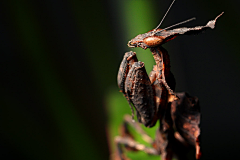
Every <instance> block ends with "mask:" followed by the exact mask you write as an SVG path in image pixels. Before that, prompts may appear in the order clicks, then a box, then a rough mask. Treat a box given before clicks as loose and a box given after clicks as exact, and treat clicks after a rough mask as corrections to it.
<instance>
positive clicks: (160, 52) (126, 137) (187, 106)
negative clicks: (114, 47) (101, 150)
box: [115, 1, 223, 160]
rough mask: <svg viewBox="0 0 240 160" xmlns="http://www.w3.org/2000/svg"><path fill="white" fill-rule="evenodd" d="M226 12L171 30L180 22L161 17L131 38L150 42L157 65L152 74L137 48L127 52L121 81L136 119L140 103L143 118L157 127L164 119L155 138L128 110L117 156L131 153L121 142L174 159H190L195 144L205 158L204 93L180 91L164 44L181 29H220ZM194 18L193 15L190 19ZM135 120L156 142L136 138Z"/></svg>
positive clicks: (139, 116)
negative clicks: (131, 128)
mask: <svg viewBox="0 0 240 160" xmlns="http://www.w3.org/2000/svg"><path fill="white" fill-rule="evenodd" d="M173 2H174V1H173ZM172 4H173V3H172ZM172 4H171V5H172ZM170 7H171V6H170ZM170 7H169V8H170ZM168 10H169V9H168ZM167 12H168V11H167ZM166 14H167V13H166ZM166 14H165V16H166ZM222 14H223V13H221V14H220V15H219V16H217V17H216V18H215V19H214V20H211V21H209V22H208V23H207V24H206V25H205V26H198V27H193V28H186V27H183V28H177V29H172V30H167V29H169V28H171V27H173V26H176V25H178V24H176V25H173V26H170V27H167V28H165V29H159V26H160V24H161V22H160V24H159V25H158V26H157V27H156V28H155V29H153V30H151V31H149V32H147V33H144V34H139V35H137V36H136V37H135V38H133V39H132V40H130V41H129V42H128V46H129V47H131V48H133V47H141V48H143V49H147V48H149V49H150V50H151V52H152V54H153V57H154V60H155V62H156V65H155V66H154V67H153V70H152V72H151V73H150V74H149V76H148V75H147V72H146V70H145V67H144V63H143V62H140V61H138V59H137V56H136V53H135V52H132V51H130V52H126V53H125V55H124V58H123V60H122V62H121V65H120V68H119V72H118V78H117V79H118V86H119V88H120V91H121V92H122V93H123V94H124V96H125V97H126V99H127V101H128V103H129V105H130V107H131V109H132V119H133V117H134V109H133V107H134V108H135V110H136V115H137V119H138V122H140V123H142V124H144V125H145V126H146V127H152V126H154V125H155V124H156V122H157V121H158V120H159V121H160V127H159V129H158V130H157V134H156V140H155V141H153V140H152V139H151V138H150V137H149V136H147V135H146V133H145V132H144V131H143V130H142V129H141V128H140V127H139V126H138V123H135V122H133V121H131V118H130V117H129V116H126V117H125V118H124V125H123V127H122V136H121V137H116V139H115V141H116V143H117V146H118V152H117V153H118V154H117V159H121V160H124V159H126V157H125V156H124V155H123V153H122V149H121V144H124V145H125V146H126V147H127V148H128V149H131V150H143V151H145V152H146V153H149V154H155V155H159V154H161V157H162V159H163V160H170V159H172V157H173V156H176V157H177V158H178V159H179V160H186V159H188V157H186V155H187V152H188V151H189V150H191V149H194V150H195V153H196V159H199V158H200V156H201V151H200V140H199V139H200V128H199V124H200V107H199V102H198V98H196V97H192V96H189V95H188V94H187V93H185V92H183V93H177V94H176V93H174V90H175V78H174V76H173V74H172V73H171V71H170V59H169V55H168V53H167V51H166V50H165V49H164V48H163V47H162V44H164V43H166V42H168V41H170V40H172V39H174V38H176V37H177V36H179V35H191V34H198V33H200V32H202V31H204V30H206V29H209V28H211V29H214V27H215V23H216V20H217V19H218V18H219V17H220V16H221V15H222ZM165 16H164V17H165ZM163 19H164V18H163ZM190 20H192V19H189V20H187V21H190ZM187 21H184V22H181V23H179V24H182V23H185V22H187ZM129 124H130V125H132V126H134V128H136V130H137V131H138V132H139V133H140V134H142V135H143V137H144V138H145V139H146V141H147V142H149V143H152V144H153V148H148V147H145V146H144V145H141V144H139V143H137V142H135V141H134V140H133V136H132V135H131V134H130V132H129V131H128V129H127V125H129Z"/></svg>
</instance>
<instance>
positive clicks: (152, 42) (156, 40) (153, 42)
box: [143, 37, 163, 47]
mask: <svg viewBox="0 0 240 160" xmlns="http://www.w3.org/2000/svg"><path fill="white" fill-rule="evenodd" d="M143 42H144V43H145V44H146V45H148V46H149V47H156V46H158V45H161V44H162V42H163V38H160V37H147V38H145V39H144V40H143Z"/></svg>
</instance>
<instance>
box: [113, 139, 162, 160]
mask: <svg viewBox="0 0 240 160" xmlns="http://www.w3.org/2000/svg"><path fill="white" fill-rule="evenodd" d="M115 142H116V144H117V146H119V145H126V146H128V147H131V148H132V149H135V150H137V151H144V152H146V153H147V154H151V155H159V153H158V152H157V150H156V149H154V148H150V147H146V146H145V145H143V144H140V143H138V142H136V141H134V140H132V139H131V138H128V137H120V136H117V137H116V138H115ZM119 149H120V150H119ZM118 150H119V151H118V152H119V153H123V152H122V150H121V148H120V147H118ZM120 156H121V155H120Z"/></svg>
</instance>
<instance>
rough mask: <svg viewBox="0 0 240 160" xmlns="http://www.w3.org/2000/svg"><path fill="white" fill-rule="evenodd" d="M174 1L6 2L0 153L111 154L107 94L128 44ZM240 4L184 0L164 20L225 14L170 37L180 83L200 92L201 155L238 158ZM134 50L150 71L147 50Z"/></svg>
mask: <svg viewBox="0 0 240 160" xmlns="http://www.w3.org/2000/svg"><path fill="white" fill-rule="evenodd" d="M170 3H171V1H170V0H117V1H110V0H109V1H101V2H100V1H93V0H90V1H81V0H78V1H77V0H68V1H64V0H58V1H56V0H41V1H40V0H35V1H30V0H29V1H17V0H5V1H1V2H0V74H1V78H0V80H1V83H0V84H1V87H0V90H1V92H0V93H1V95H0V97H1V107H0V158H1V159H6V160H9V159H30V160H32V159H34V160H35V159H103V160H105V159H108V157H109V149H108V141H109V143H110V141H111V140H112V137H108V136H107V135H109V127H108V124H109V123H111V122H110V120H111V118H110V117H111V112H110V109H109V108H110V107H113V108H114V107H115V106H114V105H113V106H110V105H109V104H111V103H109V102H108V101H111V98H109V97H111V95H112V93H116V94H118V88H117V86H116V75H117V71H118V67H119V64H120V62H121V59H122V57H123V55H124V53H125V52H126V51H129V50H131V49H130V48H127V46H126V44H127V42H128V41H129V40H130V39H131V38H133V37H134V36H136V35H137V34H139V33H144V32H147V31H149V30H151V29H153V28H154V27H155V26H157V24H158V23H159V21H160V19H161V18H162V17H163V15H164V13H165V11H166V10H167V8H168V6H169V4H170ZM239 3H240V2H239V1H234V0H229V1H219V0H208V1H202V0H194V1H190V0H177V1H176V2H175V4H174V5H173V8H172V9H171V11H170V13H169V14H168V16H167V17H166V19H165V20H164V22H163V24H162V27H161V28H164V27H167V26H169V25H172V24H174V23H177V22H180V21H183V20H186V19H188V18H192V17H196V18H197V20H196V21H193V22H190V23H188V24H184V25H182V26H196V25H205V24H206V23H207V22H208V21H209V20H212V19H214V18H215V17H216V16H217V15H218V14H220V13H221V12H222V11H224V12H225V13H224V15H223V16H222V17H220V18H219V20H218V21H217V24H216V28H215V29H214V30H208V31H206V32H205V33H204V34H201V35H198V36H182V37H178V38H176V39H175V40H173V41H171V42H169V43H168V44H166V45H164V47H165V48H166V49H167V50H168V52H169V54H170V58H171V66H172V72H173V73H174V75H175V78H176V81H177V89H176V90H177V91H188V92H189V93H190V94H191V95H195V96H198V97H199V99H200V104H201V113H202V123H201V131H202V149H203V159H237V158H238V157H239V148H240V147H239V144H240V136H239V134H240V129H239V126H240V124H239V122H240V116H239V113H240V109H239V105H238V104H239V95H240V94H239V89H240V87H239V84H238V81H239V78H240V75H239V71H240V63H239V62H240V55H239V31H238V29H239V27H240V23H239V16H240V13H239ZM137 54H138V56H139V58H140V60H142V61H144V62H146V67H147V70H148V71H150V70H151V66H152V63H151V62H152V57H151V54H150V53H149V51H144V50H142V49H140V50H137ZM145 57H146V58H145ZM149 57H150V58H149ZM148 62H149V63H148ZM149 66H150V67H149ZM123 100H124V99H123ZM124 101H125V100H124ZM123 107H124V108H127V107H128V106H123ZM127 109H128V108H127ZM116 118H117V117H116ZM120 119H121V117H120ZM112 130H117V128H112Z"/></svg>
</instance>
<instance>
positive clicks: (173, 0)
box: [154, 0, 175, 31]
mask: <svg viewBox="0 0 240 160" xmlns="http://www.w3.org/2000/svg"><path fill="white" fill-rule="evenodd" d="M174 2H175V0H173V1H172V3H171V5H170V6H169V7H168V10H167V12H166V13H165V15H164V16H163V18H162V20H161V22H160V23H159V24H158V26H157V27H156V28H155V29H154V31H155V30H156V29H158V28H159V27H160V26H161V24H162V22H163V20H164V18H165V17H166V15H167V14H168V11H169V10H170V9H171V7H172V5H173V3H174Z"/></svg>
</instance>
